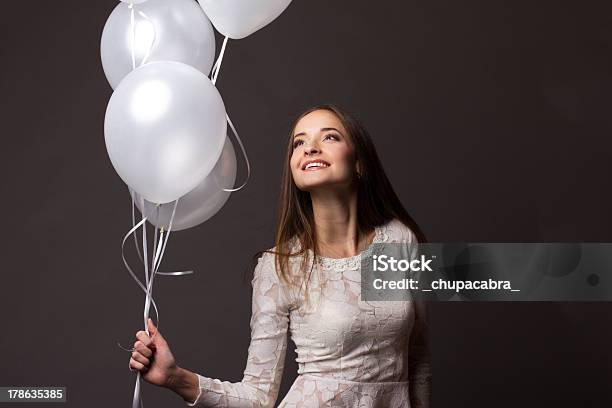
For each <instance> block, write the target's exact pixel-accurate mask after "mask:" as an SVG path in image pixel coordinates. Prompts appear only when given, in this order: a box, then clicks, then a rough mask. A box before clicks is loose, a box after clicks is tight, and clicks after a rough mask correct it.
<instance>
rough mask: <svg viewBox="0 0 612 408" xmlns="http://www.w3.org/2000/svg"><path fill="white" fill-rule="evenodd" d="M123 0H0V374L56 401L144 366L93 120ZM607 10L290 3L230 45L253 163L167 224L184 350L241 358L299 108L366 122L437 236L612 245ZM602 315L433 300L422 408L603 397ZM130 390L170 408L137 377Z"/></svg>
mask: <svg viewBox="0 0 612 408" xmlns="http://www.w3.org/2000/svg"><path fill="white" fill-rule="evenodd" d="M115 4H116V3H115V2H114V1H110V0H104V1H100V0H97V1H61V2H57V1H56V2H45V1H43V2H34V3H32V2H23V1H15V2H6V4H3V10H2V17H1V19H2V25H1V26H0V34H1V38H2V45H1V46H0V55H1V62H2V78H1V89H2V92H1V98H2V109H1V112H2V113H1V115H2V152H3V155H2V156H3V157H2V161H1V166H2V174H3V182H2V187H1V188H2V212H1V213H2V214H3V216H4V220H3V222H2V224H3V228H2V235H3V237H2V258H1V259H2V272H1V275H0V279H1V281H0V282H1V283H0V288H1V289H0V299H1V300H0V302H1V303H0V313H1V314H2V315H1V318H2V320H1V322H2V328H1V329H0V350H1V353H2V356H1V357H2V361H1V363H0V385H2V386H9V385H26V386H34V385H57V386H66V387H68V401H69V402H68V403H67V406H71V407H85V406H86V407H116V406H130V404H131V398H132V392H133V386H134V378H135V375H134V374H133V373H131V372H130V371H128V367H127V365H128V360H129V353H126V352H124V351H121V350H120V349H119V348H118V347H117V346H116V344H115V342H116V341H120V342H121V343H122V344H124V345H125V346H128V347H129V346H130V345H131V344H132V343H133V341H134V333H135V332H136V331H137V330H140V328H141V327H140V325H141V315H142V307H143V296H142V293H141V292H140V291H139V289H138V288H137V287H136V285H135V284H134V282H133V281H132V280H131V278H130V277H129V275H128V273H127V272H126V271H125V270H124V269H123V266H122V263H121V258H120V252H119V244H120V240H121V237H122V236H123V234H124V233H125V232H127V230H128V229H129V227H130V198H129V194H128V192H127V188H126V187H125V185H123V183H122V182H121V180H120V179H119V177H118V176H117V175H116V173H115V172H114V170H113V168H112V166H111V163H110V160H109V159H108V157H107V153H106V149H105V145H104V137H103V120H104V112H105V108H106V104H107V101H108V99H109V97H110V94H111V88H110V87H109V85H108V84H107V82H106V79H105V77H104V74H103V72H102V68H101V63H100V58H99V40H100V35H101V32H102V27H103V25H104V23H105V21H106V18H107V17H108V15H109V14H110V12H111V10H112V8H113V7H114V5H115ZM610 15H612V6H611V4H610V2H609V1H594V0H585V1H580V2H575V1H513V2H509V1H491V0H480V1H461V2H458V1H454V0H453V1H448V0H447V1H427V2H425V1H421V2H413V1H411V2H405V1H393V2H372V1H361V0H350V1H349V0H343V1H340V0H334V1H323V0H316V1H315V0H302V1H300V0H296V1H294V2H293V4H292V5H291V6H290V7H289V8H288V9H287V11H286V12H285V13H284V14H283V15H282V16H281V17H280V18H279V19H278V20H276V21H275V22H274V23H273V24H271V25H270V26H268V27H266V28H265V29H263V30H261V31H259V32H257V33H256V34H254V35H252V36H250V37H248V38H246V39H243V40H240V41H230V42H229V44H228V49H227V53H226V56H225V59H224V61H223V66H222V69H221V73H220V76H219V81H218V86H219V89H220V92H221V94H222V96H223V98H224V101H225V104H226V106H227V109H228V111H229V113H230V115H231V117H232V119H233V121H234V122H235V123H236V125H237V126H238V129H239V131H240V132H241V136H242V137H243V140H244V143H245V145H246V148H247V149H248V152H249V154H250V157H251V160H252V165H253V175H252V178H251V181H250V183H249V184H248V186H247V187H246V188H245V189H244V190H242V191H240V192H237V193H235V194H233V196H232V197H231V198H230V200H229V201H228V203H227V205H226V206H225V207H224V208H223V209H222V211H221V212H220V213H219V214H218V215H216V216H215V217H213V218H212V219H211V220H210V221H209V222H207V223H205V224H204V225H202V226H200V227H197V228H194V229H191V230H188V231H185V232H180V233H177V234H176V235H173V236H171V239H170V242H169V245H168V251H167V257H166V258H165V260H164V263H163V265H162V269H177V268H194V269H195V270H196V271H197V274H196V275H195V276H188V277H177V278H167V277H160V278H159V279H158V280H157V281H156V286H155V295H156V299H157V300H158V302H159V306H160V312H161V331H162V333H163V334H164V335H165V336H166V338H167V339H168V341H169V342H170V344H171V346H172V348H173V351H174V354H175V356H176V358H177V360H178V362H179V364H181V365H183V366H185V367H186V368H189V369H191V370H194V371H197V372H199V373H201V374H204V375H208V376H211V377H215V378H220V379H223V380H229V381H238V380H240V378H241V377H242V370H243V369H244V364H245V361H246V355H247V347H248V344H249V319H250V286H249V285H248V283H247V284H244V283H243V282H242V273H243V272H244V270H245V269H246V268H248V267H249V259H250V256H251V255H252V254H253V253H254V252H255V251H256V250H259V249H263V248H269V247H270V246H272V243H273V228H274V220H275V217H274V215H275V208H276V201H277V195H278V192H279V181H280V174H281V173H280V169H281V159H282V156H283V153H284V152H283V148H284V145H285V137H286V135H287V132H288V131H289V129H288V126H289V123H290V121H291V120H292V118H293V117H294V116H295V115H296V114H297V113H299V112H300V111H301V110H302V109H304V108H306V107H307V106H309V105H311V104H314V103H319V102H327V101H329V102H335V103H339V104H341V105H343V106H345V107H347V108H348V109H349V110H351V111H352V112H354V113H355V114H356V115H357V117H359V118H360V119H361V120H362V121H363V122H364V124H365V125H366V126H367V127H368V128H369V130H370V132H371V134H372V137H373V138H374V140H375V144H376V146H377V148H378V152H379V155H380V157H381V159H382V161H383V162H384V164H385V168H386V171H387V172H388V175H389V177H390V179H391V181H392V183H393V185H394V186H395V188H396V190H397V192H398V194H399V195H400V198H401V199H402V201H403V203H404V205H405V206H406V208H407V209H408V211H409V212H410V213H411V214H412V215H413V217H414V218H415V219H416V220H417V221H418V222H419V223H420V224H421V225H422V227H423V229H424V230H425V232H426V234H428V236H429V239H430V241H432V242H444V241H462V242H477V241H479V242H513V241H519V242H520V241H544V242H554V241H585V242H586V241H588V242H598V241H601V242H610V241H612V233H611V232H610V225H611V223H610V221H611V215H610V214H611V211H610V208H612V194H611V192H610V188H609V187H610V185H609V178H610V169H611V164H610V163H611V160H612V142H610V130H611V128H612V119H610V115H609V110H610V94H611V91H612V24H610ZM218 40H220V38H218ZM219 44H220V42H219ZM243 170H244V168H242V169H241V171H243ZM241 174H244V173H241ZM601 284H610V277H609V276H602V277H601ZM610 312H612V306H611V305H610V304H609V303H599V304H598V303H566V304H560V303H439V304H435V305H433V307H432V309H431V322H430V324H431V335H432V348H433V359H434V388H433V401H434V407H436V408H438V407H463V406H470V407H491V406H495V407H516V406H521V407H541V406H553V404H554V406H555V407H558V408H559V407H603V406H610V404H611V403H612V396H610V392H609V385H610V378H611V374H612V352H611V351H610V344H612V329H611V327H612V325H611V323H612V318H611V317H610ZM289 348H290V352H289V353H288V360H289V361H292V360H293V359H294V354H293V349H294V345H293V344H290V347H289ZM295 370H296V366H295V364H294V363H288V365H287V368H286V373H285V381H284V383H283V388H282V390H281V395H280V396H279V399H278V401H280V399H281V398H282V396H283V395H284V393H285V392H286V390H287V389H288V386H289V385H290V383H291V380H292V379H293V378H294V376H295ZM144 401H145V403H146V407H147V408H153V407H169V406H175V407H180V406H183V402H182V400H181V399H180V398H178V397H177V396H176V395H174V394H172V393H171V392H170V391H167V390H165V389H158V388H155V387H152V386H149V385H148V384H146V385H145V387H144ZM20 406H23V407H25V406H26V405H20ZM32 406H38V405H32Z"/></svg>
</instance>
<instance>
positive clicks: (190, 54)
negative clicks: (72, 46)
mask: <svg viewBox="0 0 612 408" xmlns="http://www.w3.org/2000/svg"><path fill="white" fill-rule="evenodd" d="M126 3H127V2H122V3H119V4H118V5H117V6H116V7H115V9H114V10H113V12H112V13H111V15H110V16H109V17H108V20H107V21H106V25H105V26H104V29H103V31H102V39H101V41H100V56H101V59H102V68H103V69H104V73H105V74H106V78H107V79H108V82H109V83H110V85H111V87H112V88H113V89H116V88H117V85H119V82H121V80H122V79H123V78H124V77H125V76H126V75H127V74H128V73H129V72H130V71H132V69H133V68H134V64H135V66H136V67H139V66H141V65H143V64H144V63H146V62H152V61H178V62H183V63H185V64H189V65H191V66H193V67H195V68H197V69H199V70H200V71H202V72H203V73H204V74H206V75H208V74H209V73H210V69H211V68H212V65H213V63H214V59H215V33H214V30H213V27H212V25H211V23H210V20H208V17H206V14H204V12H203V11H202V8H201V7H199V6H198V5H197V4H196V2H194V1H193V0H146V1H145V2H142V4H140V3H137V2H134V6H133V11H134V27H133V29H132V24H131V12H132V10H131V9H130V7H129V5H128V4H126ZM132 48H133V50H134V61H132ZM133 62H134V64H133Z"/></svg>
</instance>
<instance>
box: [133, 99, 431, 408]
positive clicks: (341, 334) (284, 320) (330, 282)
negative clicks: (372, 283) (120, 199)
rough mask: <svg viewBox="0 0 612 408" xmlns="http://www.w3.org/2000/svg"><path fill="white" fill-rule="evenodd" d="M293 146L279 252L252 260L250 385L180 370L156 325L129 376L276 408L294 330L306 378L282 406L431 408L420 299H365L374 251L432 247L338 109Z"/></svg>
mask: <svg viewBox="0 0 612 408" xmlns="http://www.w3.org/2000/svg"><path fill="white" fill-rule="evenodd" d="M289 136H290V137H289V141H288V146H287V155H286V164H285V167H284V175H283V185H282V192H281V197H280V198H281V199H280V211H279V217H278V227H277V232H276V239H275V243H276V245H275V247H273V248H271V249H269V250H266V251H261V252H259V253H258V254H256V255H255V259H257V265H256V267H255V270H254V278H253V280H252V282H251V283H252V285H253V303H252V317H251V344H250V346H249V352H248V360H247V365H246V369H245V371H244V377H243V379H242V381H240V382H237V383H231V382H228V381H221V380H218V379H212V378H208V377H204V376H202V375H200V374H196V373H193V372H190V371H188V370H186V369H183V368H181V367H179V366H178V365H177V364H176V361H175V359H174V357H173V356H172V353H171V351H170V348H169V346H168V344H167V342H166V341H165V340H164V338H163V336H162V335H161V333H160V332H158V331H157V330H156V327H155V326H154V325H153V322H152V321H151V320H149V332H150V333H151V337H149V336H147V334H146V332H145V331H139V332H137V333H136V338H137V341H136V343H135V344H134V349H135V351H134V352H133V353H132V358H131V359H130V369H134V370H139V371H141V373H142V377H143V378H144V379H145V380H146V381H148V382H150V383H152V384H156V385H160V386H164V387H168V388H170V389H172V390H173V391H175V392H176V393H178V394H179V395H180V396H182V397H183V399H184V400H185V402H186V403H187V405H188V406H196V407H227V408H233V407H273V406H274V404H275V402H276V400H277V396H278V390H279V386H280V382H281V378H282V373H283V368H284V361H285V352H286V349H287V331H288V329H289V327H290V332H291V338H292V340H293V341H294V342H295V344H296V346H297V348H296V352H297V355H298V357H297V362H298V364H299V369H298V374H299V375H298V377H297V379H296V380H295V382H294V383H293V385H292V386H291V389H290V390H289V392H288V394H287V395H286V396H285V398H284V399H283V400H282V401H281V403H280V405H279V407H286V408H287V407H355V408H357V407H359V408H373V407H381V408H382V407H384V408H425V407H429V394H430V378H431V373H430V358H429V352H428V350H429V349H428V345H427V341H426V324H425V307H424V303H423V302H416V301H404V302H392V301H378V302H365V301H362V300H361V299H360V293H361V286H360V261H361V254H362V253H363V251H367V250H370V249H371V247H372V246H373V244H374V243H379V242H401V243H406V244H407V245H409V246H410V248H411V249H410V251H412V252H411V253H412V254H416V245H417V243H418V242H425V239H424V236H423V234H422V232H421V231H420V229H419V228H418V226H417V225H416V223H415V222H414V221H413V220H412V218H411V217H410V216H409V215H408V213H407V212H406V210H405V209H404V208H403V206H402V204H401V203H400V201H399V199H398V198H397V196H396V194H395V192H394V191H393V188H392V187H391V184H390V182H389V180H388V178H387V176H386V175H385V172H384V170H383V167H382V164H381V162H380V160H379V158H378V155H377V153H376V150H375V148H374V145H373V143H372V141H371V139H370V137H369V135H368V132H367V131H366V129H365V128H364V127H363V126H362V125H361V124H360V123H359V122H358V121H357V120H355V119H354V118H353V117H351V116H350V115H349V114H348V113H346V112H345V111H343V110H341V109H340V108H338V107H337V106H334V105H321V106H316V107H314V108H311V109H309V110H307V111H306V112H304V113H303V114H301V115H300V116H299V117H298V118H297V119H296V121H295V122H294V124H293V126H292V131H291V133H290V135H289Z"/></svg>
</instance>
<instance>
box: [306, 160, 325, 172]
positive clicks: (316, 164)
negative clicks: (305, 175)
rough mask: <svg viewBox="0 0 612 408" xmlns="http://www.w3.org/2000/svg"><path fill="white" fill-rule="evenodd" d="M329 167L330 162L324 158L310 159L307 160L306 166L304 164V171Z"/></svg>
mask: <svg viewBox="0 0 612 408" xmlns="http://www.w3.org/2000/svg"><path fill="white" fill-rule="evenodd" d="M326 167H329V163H327V162H326V161H324V160H309V161H307V162H306V164H305V165H304V166H302V170H303V171H317V170H321V169H324V168H326Z"/></svg>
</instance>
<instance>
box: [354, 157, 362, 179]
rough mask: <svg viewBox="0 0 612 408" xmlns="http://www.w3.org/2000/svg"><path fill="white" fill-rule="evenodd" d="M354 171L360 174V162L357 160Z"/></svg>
mask: <svg viewBox="0 0 612 408" xmlns="http://www.w3.org/2000/svg"><path fill="white" fill-rule="evenodd" d="M355 171H356V172H357V174H358V175H361V163H359V160H357V161H356V162H355Z"/></svg>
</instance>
